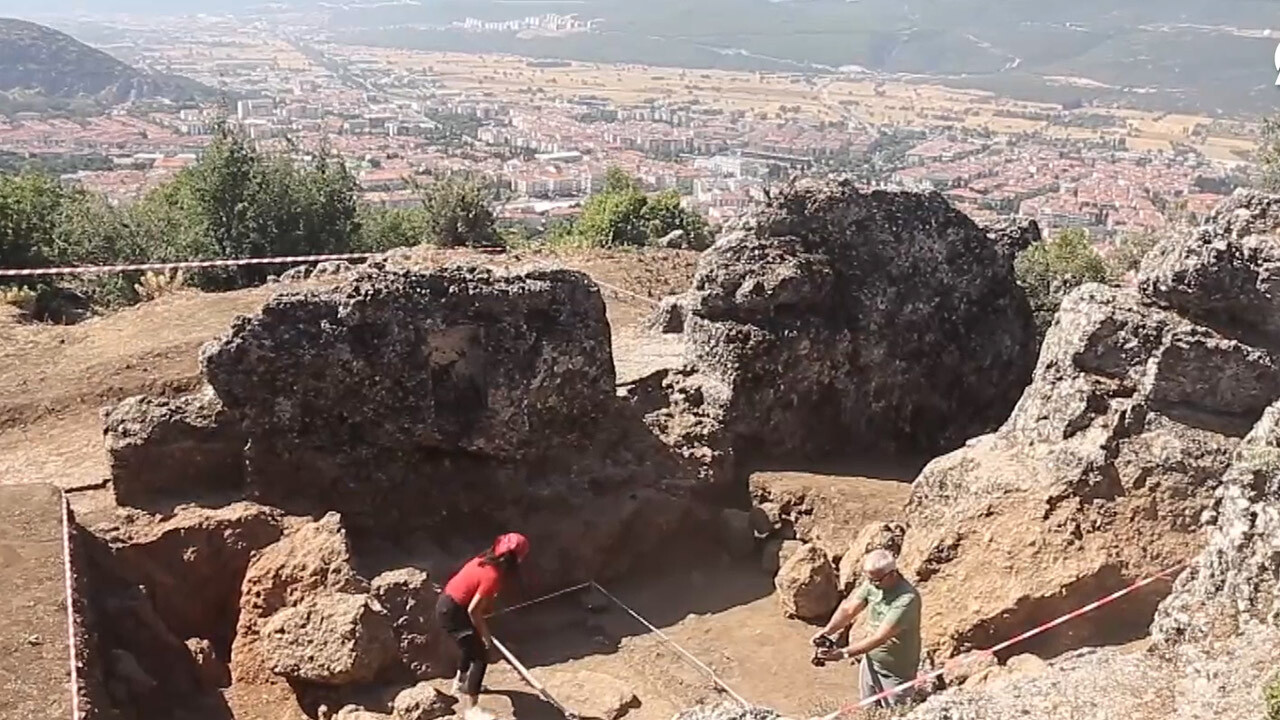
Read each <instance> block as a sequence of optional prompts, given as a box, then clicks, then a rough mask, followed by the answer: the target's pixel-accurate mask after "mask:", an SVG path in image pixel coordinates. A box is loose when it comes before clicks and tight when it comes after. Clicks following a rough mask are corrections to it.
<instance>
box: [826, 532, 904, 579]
mask: <svg viewBox="0 0 1280 720" xmlns="http://www.w3.org/2000/svg"><path fill="white" fill-rule="evenodd" d="M906 535H907V528H906V526H905V525H903V524H902V523H897V522H891V523H884V522H877V523H871V524H870V525H867V526H866V527H864V528H862V532H860V533H858V537H857V539H855V540H854V541H853V542H851V543H849V547H848V548H847V549H846V550H845V551H844V555H842V556H841V557H840V567H839V570H840V594H841V595H847V594H848V593H849V592H850V591H852V590H853V589H854V587H856V586H857V584H858V582H859V581H860V579H861V578H862V560H863V558H865V557H866V555H867V553H869V552H871V551H872V550H888V551H889V552H891V553H893V554H894V555H895V556H897V555H899V554H900V553H901V552H902V541H903V539H904V538H905V537H906Z"/></svg>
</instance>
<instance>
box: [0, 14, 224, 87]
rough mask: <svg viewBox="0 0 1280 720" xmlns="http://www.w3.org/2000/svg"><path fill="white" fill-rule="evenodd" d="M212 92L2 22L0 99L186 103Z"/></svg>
mask: <svg viewBox="0 0 1280 720" xmlns="http://www.w3.org/2000/svg"><path fill="white" fill-rule="evenodd" d="M212 92H213V91H212V90H211V89H210V88H208V87H206V86H204V85H201V84H200V83H197V82H196V81H194V80H190V79H188V78H184V77H179V76H172V75H160V74H156V73H150V72H147V71H144V70H140V69H138V68H135V67H133V66H131V65H129V64H127V63H125V62H124V61H122V60H120V59H118V58H116V57H113V56H112V55H110V54H108V53H105V52H103V51H101V50H98V49H95V48H93V47H90V46H89V45H86V44H85V43H82V42H80V41H79V40H76V39H75V38H73V37H72V36H70V35H68V34H66V33H64V32H61V31H59V30H54V29H53V28H50V27H48V26H45V25H40V24H38V23H35V22H31V21H29V20H20V19H17V18H4V17H0V93H4V94H6V95H9V96H15V95H17V96H23V95H37V96H42V97H46V98H54V99H79V98H87V99H91V100H93V101H95V102H98V103H102V104H117V103H121V102H125V101H128V100H138V99H151V98H163V99H166V100H170V101H173V102H187V101H192V100H197V99H200V98H205V97H209V96H210V95H211V93H212Z"/></svg>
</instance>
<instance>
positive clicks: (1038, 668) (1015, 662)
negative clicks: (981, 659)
mask: <svg viewBox="0 0 1280 720" xmlns="http://www.w3.org/2000/svg"><path fill="white" fill-rule="evenodd" d="M1004 666H1005V667H1006V668H1008V670H1009V672H1012V673H1017V674H1019V675H1040V674H1042V673H1046V672H1049V663H1047V662H1045V661H1044V660H1041V659H1040V658H1039V657H1038V656H1036V655H1032V654H1030V653H1023V654H1021V655H1014V656H1013V657H1011V658H1009V659H1008V661H1006V662H1005V664H1004Z"/></svg>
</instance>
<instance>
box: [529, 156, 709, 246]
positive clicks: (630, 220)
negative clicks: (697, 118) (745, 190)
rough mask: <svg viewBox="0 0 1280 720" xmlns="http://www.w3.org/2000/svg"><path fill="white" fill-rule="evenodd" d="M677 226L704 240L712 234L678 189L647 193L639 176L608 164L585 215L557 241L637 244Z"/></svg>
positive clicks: (694, 237)
mask: <svg viewBox="0 0 1280 720" xmlns="http://www.w3.org/2000/svg"><path fill="white" fill-rule="evenodd" d="M675 230H680V231H683V232H684V233H685V236H686V237H688V238H689V239H690V240H692V241H695V242H700V243H705V240H706V238H707V237H708V235H709V231H708V229H707V223H706V221H705V220H703V218H702V216H700V215H698V214H697V213H695V212H692V211H690V210H688V209H686V208H685V207H684V206H683V205H681V204H680V194H679V193H677V192H675V191H674V190H668V191H665V192H661V193H658V194H656V195H653V196H649V195H646V194H645V193H644V192H643V191H642V190H641V188H640V183H639V181H638V180H636V179H635V178H633V177H631V176H630V175H628V174H627V173H625V172H623V171H622V170H620V169H618V168H609V171H608V173H607V174H606V176H605V183H604V189H603V190H601V191H600V192H598V193H596V194H594V195H592V196H591V197H589V198H587V201H586V202H585V203H584V204H583V206H582V215H581V216H580V217H579V218H578V220H577V222H575V223H574V224H573V225H572V226H571V228H570V229H568V230H567V231H566V232H567V234H568V235H572V236H573V237H572V238H571V239H570V238H567V237H560V238H556V239H555V240H554V242H557V243H558V244H560V245H575V246H580V247H600V248H618V247H636V246H642V245H647V244H649V243H650V242H652V241H653V240H656V239H658V238H661V237H664V236H666V235H668V234H670V233H671V232H673V231H675Z"/></svg>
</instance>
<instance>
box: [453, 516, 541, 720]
mask: <svg viewBox="0 0 1280 720" xmlns="http://www.w3.org/2000/svg"><path fill="white" fill-rule="evenodd" d="M528 554H529V540H528V539H527V538H525V536H523V535H521V534H519V533H507V534H505V535H500V536H499V537H498V538H497V539H495V540H494V541H493V545H491V546H490V547H489V549H488V550H486V551H484V552H483V553H481V554H479V555H477V556H475V557H473V558H471V560H469V561H467V564H466V565H463V566H462V569H461V570H459V571H458V572H457V573H455V574H454V576H453V577H451V578H449V582H448V583H447V584H445V586H444V592H442V593H440V599H439V601H437V603H436V617H437V618H438V619H439V621H440V627H442V628H443V629H444V631H445V632H447V633H448V634H449V637H451V638H453V641H454V642H455V643H457V645H458V649H459V650H460V651H461V653H462V657H461V659H460V660H459V662H458V671H457V674H455V675H454V679H453V694H454V695H458V694H459V691H460V690H461V691H462V693H463V694H462V695H461V696H460V697H459V698H458V699H459V701H460V703H461V705H462V714H463V718H464V720H483V719H484V718H485V717H487V716H486V715H485V714H484V713H483V712H482V711H481V710H480V709H479V707H478V706H477V705H476V703H477V702H478V701H479V699H480V688H481V687H482V685H483V683H484V674H485V670H486V669H487V668H488V665H489V652H490V650H491V649H492V648H493V637H492V635H490V633H489V625H488V623H487V622H485V616H486V615H488V613H489V608H490V607H491V605H492V603H493V600H494V598H495V597H497V595H498V593H499V592H501V590H502V586H503V583H505V582H507V581H508V580H510V579H512V578H513V577H514V576H515V574H516V572H517V571H518V569H519V566H520V563H521V562H522V561H523V560H524V558H525V556H526V555H528Z"/></svg>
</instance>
